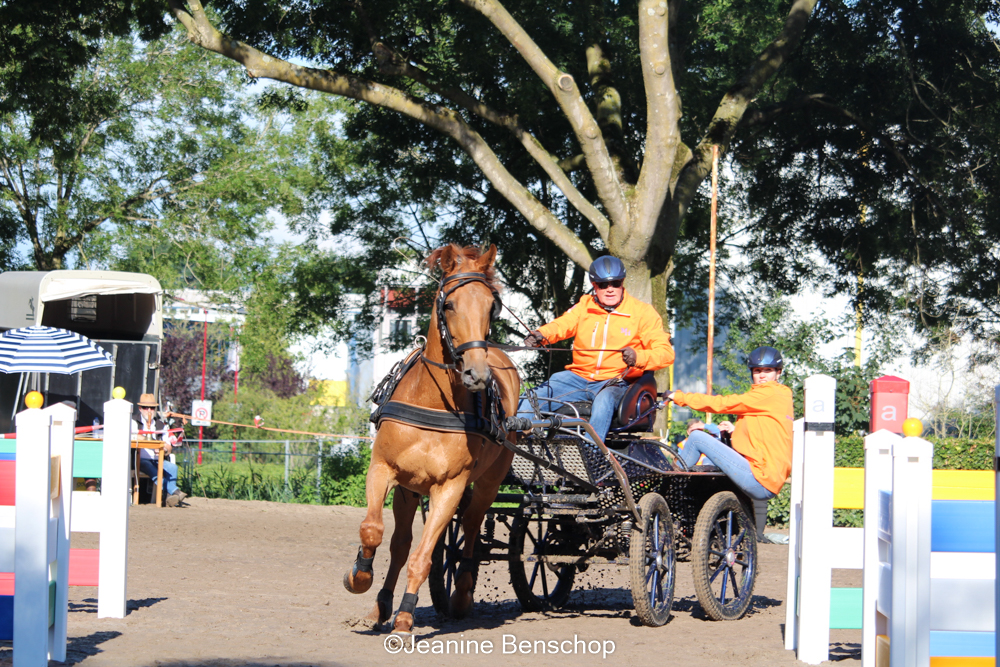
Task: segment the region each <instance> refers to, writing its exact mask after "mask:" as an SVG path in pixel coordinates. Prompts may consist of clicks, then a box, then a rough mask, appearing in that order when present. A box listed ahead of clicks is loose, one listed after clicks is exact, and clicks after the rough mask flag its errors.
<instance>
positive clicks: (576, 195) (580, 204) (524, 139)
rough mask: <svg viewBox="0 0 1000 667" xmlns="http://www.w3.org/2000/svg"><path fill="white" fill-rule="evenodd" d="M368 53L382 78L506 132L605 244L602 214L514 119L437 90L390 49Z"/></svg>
mask: <svg viewBox="0 0 1000 667" xmlns="http://www.w3.org/2000/svg"><path fill="white" fill-rule="evenodd" d="M372 50H373V51H374V53H375V57H376V59H378V61H379V63H380V69H381V71H382V72H384V73H386V74H393V75H398V76H406V77H409V78H411V79H413V80H414V81H416V82H417V83H420V84H421V85H423V86H425V87H427V88H428V89H429V90H431V91H433V92H435V93H437V94H438V95H440V96H442V97H443V98H445V99H447V100H449V101H451V102H454V103H455V104H458V105H460V106H461V107H463V108H465V109H467V110H468V111H469V112H471V113H473V114H475V115H477V116H479V117H480V118H482V119H484V120H486V121H489V122H490V123H493V124H494V125H497V126H499V127H503V128H505V129H507V130H508V131H509V132H510V133H511V134H513V135H514V136H515V137H516V138H517V140H518V141H519V142H520V143H521V145H522V146H524V149H525V150H526V151H527V152H528V155H530V156H531V157H532V158H533V159H534V160H535V162H536V163H537V164H538V165H539V166H540V167H541V168H542V170H543V171H544V172H545V173H546V175H548V177H549V178H550V179H552V182H553V183H555V185H556V187H557V188H559V190H560V191H561V192H562V193H563V195H564V196H565V197H566V199H567V201H569V203H570V204H571V205H572V206H573V208H575V209H576V210H577V211H579V212H580V213H581V214H582V215H583V217H585V218H586V219H587V220H589V221H590V223H591V224H592V225H594V227H595V228H596V229H597V232H598V233H599V234H600V235H601V238H602V239H603V240H604V241H605V242H607V240H608V232H609V231H610V229H611V223H609V222H608V219H607V218H606V217H604V214H603V213H601V212H600V211H599V210H598V209H597V207H596V206H594V205H593V204H591V203H590V202H589V201H588V200H587V198H586V197H584V196H583V195H582V194H581V193H580V191H579V190H578V189H577V188H576V186H575V185H573V181H571V180H570V179H569V178H568V177H567V175H566V171H565V170H563V169H562V167H561V166H560V165H561V162H560V161H559V159H558V158H557V157H556V156H554V155H552V153H550V152H548V151H547V150H546V149H545V147H544V146H542V143H541V142H540V141H539V140H538V139H537V138H536V137H535V136H534V135H533V134H531V133H530V132H528V131H527V130H526V129H525V128H524V126H523V125H521V123H520V122H518V120H517V117H516V116H511V115H510V114H505V113H500V112H498V111H496V110H494V109H492V108H490V107H489V106H488V105H486V104H484V103H483V102H481V101H480V100H477V99H476V98H475V97H473V96H472V95H469V94H468V93H466V92H465V91H463V90H460V89H457V88H452V87H450V86H441V85H439V84H437V83H435V82H433V81H431V79H430V77H429V76H428V75H427V73H426V72H425V71H424V70H422V69H420V68H419V67H415V66H413V65H411V64H410V63H409V62H408V61H407V60H406V59H405V58H404V57H401V56H400V55H399V54H397V53H395V52H393V51H390V49H389V48H388V47H387V46H385V45H384V44H383V43H381V42H377V43H376V44H375V45H374V47H373V49H372Z"/></svg>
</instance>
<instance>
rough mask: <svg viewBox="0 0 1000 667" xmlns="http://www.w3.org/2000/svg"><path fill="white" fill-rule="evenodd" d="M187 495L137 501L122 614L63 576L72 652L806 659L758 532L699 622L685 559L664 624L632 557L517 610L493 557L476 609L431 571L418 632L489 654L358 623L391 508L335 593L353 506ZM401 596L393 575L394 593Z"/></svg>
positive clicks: (436, 660)
mask: <svg viewBox="0 0 1000 667" xmlns="http://www.w3.org/2000/svg"><path fill="white" fill-rule="evenodd" d="M189 502H190V504H189V506H187V507H184V508H180V509H169V508H163V509H159V508H155V507H151V506H145V505H144V506H139V507H133V508H132V510H131V515H130V519H129V520H130V544H129V581H128V594H129V613H128V615H127V617H126V618H125V619H124V620H115V619H100V620H99V619H98V618H97V600H96V594H97V591H96V589H94V588H73V589H70V614H69V619H70V620H69V635H70V640H69V661H70V663H71V664H81V665H84V666H85V667H103V666H105V665H127V666H129V667H133V666H140V665H164V666H171V667H173V666H181V665H183V666H190V667H209V666H226V667H228V666H236V665H240V666H247V667H265V666H267V667H271V666H280V667H300V666H306V665H315V666H317V667H319V666H323V667H326V666H332V665H345V666H346V665H374V664H387V665H395V664H398V665H405V664H417V665H459V664H473V665H485V664H503V665H532V666H534V665H539V664H545V665H549V664H567V665H573V666H574V667H576V666H577V665H591V664H594V665H597V664H603V665H630V666H632V665H657V666H661V665H685V666H686V667H701V666H703V665H718V664H728V665H793V664H794V665H801V664H802V663H798V662H796V661H795V659H794V655H793V654H792V653H791V652H788V651H785V650H784V648H783V645H782V641H783V640H782V630H783V624H784V617H785V607H784V602H783V600H784V597H785V567H786V558H787V551H788V548H787V547H785V546H778V545H771V544H761V545H759V549H760V555H761V571H760V574H759V576H758V578H757V586H756V589H755V594H756V595H755V597H754V601H753V607H752V611H751V613H750V615H749V616H747V617H746V618H744V619H742V620H740V621H737V622H733V623H715V622H712V621H708V620H705V619H704V616H703V615H702V614H701V610H700V608H699V607H698V604H697V602H696V601H695V598H694V587H693V584H692V583H691V573H690V570H689V569H688V566H687V565H686V564H683V563H682V564H680V566H679V571H678V582H677V590H676V597H675V602H674V617H673V619H672V620H671V621H670V622H669V623H668V624H667V625H666V626H665V627H662V628H646V627H642V626H640V625H639V624H638V622H637V620H636V619H635V618H634V612H633V611H632V600H631V595H630V593H629V592H628V581H627V576H628V575H627V568H613V567H612V568H598V567H592V568H590V570H589V571H588V572H587V573H586V574H585V575H581V576H579V577H578V580H577V584H576V587H575V588H574V592H573V595H572V597H571V599H570V604H569V605H568V606H567V608H566V609H564V610H562V611H560V612H557V613H549V614H540V613H534V614H522V613H521V611H520V607H519V606H518V603H517V601H516V599H515V598H514V594H513V591H512V590H511V588H510V584H509V582H508V575H507V571H506V565H505V564H502V565H499V566H496V567H484V568H483V570H482V571H481V573H480V577H479V587H478V589H477V595H476V599H477V602H476V606H475V608H474V613H473V616H472V617H471V618H469V619H467V620H464V621H460V622H459V621H446V620H441V619H439V618H438V617H437V614H436V613H435V612H434V610H433V608H432V607H431V602H430V593H429V592H428V591H427V588H426V584H425V586H424V588H422V589H421V591H420V602H419V604H418V609H417V614H416V621H417V625H418V628H417V632H418V635H419V637H420V638H423V639H426V640H429V641H430V642H433V641H434V640H437V639H440V640H456V643H455V644H452V645H451V647H452V648H451V650H452V653H454V650H455V649H454V647H455V646H457V645H458V644H457V641H461V642H466V643H465V644H462V646H465V647H471V646H472V644H471V643H469V642H475V644H476V645H480V646H481V643H482V642H485V641H487V640H488V641H491V642H492V643H493V647H494V648H493V652H492V654H491V655H481V654H480V655H475V654H473V655H423V656H421V655H416V654H413V655H406V654H398V655H389V654H388V653H387V652H386V650H385V648H384V647H383V641H384V640H385V638H386V637H387V636H388V635H385V634H382V633H379V632H377V631H373V630H369V629H366V628H364V626H362V625H361V624H357V623H356V620H357V618H358V617H359V616H363V615H364V614H366V613H367V612H368V610H369V609H370V608H371V606H372V605H373V604H374V600H375V591H376V589H377V588H378V585H379V584H380V583H381V575H382V574H384V572H385V568H386V565H387V563H388V548H387V547H388V537H389V532H388V531H389V530H390V529H391V513H389V514H387V517H386V518H387V524H388V526H387V533H386V539H385V545H384V546H383V548H382V549H381V550H380V551H379V553H378V555H377V557H376V560H375V574H376V586H374V587H373V588H372V591H370V592H369V593H367V594H365V595H358V596H355V595H351V594H349V593H348V592H347V591H345V590H344V587H343V585H342V584H341V577H342V576H343V573H344V571H345V570H346V569H347V567H348V566H349V564H350V563H351V562H352V560H353V557H354V554H355V553H356V552H357V545H358V541H359V540H358V525H359V523H360V522H361V519H362V517H363V515H364V510H363V509H358V508H353V507H316V506H308V505H286V504H277V503H264V502H248V501H226V500H205V499H200V498H194V499H189ZM417 523H418V524H419V523H420V520H419V517H418V519H417ZM417 530H418V531H419V526H418V527H417ZM418 537H419V532H418ZM73 546H74V547H94V546H96V536H91V535H77V536H76V537H75V538H74V543H73ZM844 583H847V582H844ZM401 595H402V584H401V585H400V589H399V590H398V591H397V593H396V603H397V604H398V602H399V599H400V597H401ZM505 635H506V636H511V635H512V636H514V637H516V641H517V642H521V641H523V640H532V641H534V640H546V641H552V640H557V641H561V642H565V641H566V640H573V639H574V636H576V637H577V638H578V639H581V640H586V641H588V642H589V641H595V640H597V641H602V642H603V641H609V642H613V643H614V652H613V653H612V654H611V655H609V656H607V657H606V658H604V657H603V656H602V655H596V656H594V655H589V654H580V653H579V652H578V653H577V654H576V655H551V654H549V655H542V654H540V653H539V654H532V653H527V654H522V653H519V652H514V653H508V654H504V653H503V646H504V642H505V641H507V642H508V644H507V646H508V648H509V647H510V642H511V641H512V640H511V639H506V640H505ZM860 635H861V633H860V631H859V630H855V631H838V633H836V634H835V635H834V637H833V639H834V640H835V641H834V644H833V647H832V650H833V654H834V656H835V657H836V658H840V659H847V660H848V661H853V660H859V659H860V644H859V643H858V642H860ZM431 646H433V644H431ZM441 646H444V643H443V641H442V644H441ZM570 646H571V645H570V644H569V643H565V644H561V645H560V647H561V649H560V650H571V649H570ZM576 646H577V647H579V646H580V644H576ZM590 646H591V647H594V646H596V644H591V645H590ZM577 650H578V651H579V648H578V649H577ZM586 650H588V649H584V651H586ZM10 656H11V653H10V644H9V643H2V642H0V665H9V664H10ZM53 664H55V663H53Z"/></svg>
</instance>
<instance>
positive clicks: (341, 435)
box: [166, 412, 372, 440]
mask: <svg viewBox="0 0 1000 667" xmlns="http://www.w3.org/2000/svg"><path fill="white" fill-rule="evenodd" d="M166 416H167V417H180V418H181V419H187V420H191V419H192V417H191V415H182V414H181V413H179V412H168V413H166ZM205 421H210V422H212V423H213V424H222V425H224V426H241V427H243V428H255V429H258V430H261V431H273V432H275V433H294V434H296V435H317V436H320V437H323V438H354V439H355V440H371V439H372V437H371V436H368V435H347V434H344V433H312V432H310V431H293V430H291V429H287V428H270V427H267V426H255V425H253V424H237V423H234V422H224V421H220V420H218V419H208V420H205Z"/></svg>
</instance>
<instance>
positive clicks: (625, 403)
mask: <svg viewBox="0 0 1000 667" xmlns="http://www.w3.org/2000/svg"><path fill="white" fill-rule="evenodd" d="M654 403H656V379H655V378H654V377H653V371H646V372H645V373H643V374H642V375H641V376H640V377H638V378H637V379H635V380H633V381H632V383H631V384H630V385H629V388H628V390H627V391H626V392H625V395H624V396H622V400H621V402H620V403H619V404H618V409H617V410H615V415H614V417H613V418H612V419H611V428H610V429H609V431H610V432H612V433H646V432H649V431H651V430H653V422H654V421H655V420H656V412H651V413H649V414H648V415H646V416H645V417H643V418H642V419H640V420H639V421H637V422H636V423H634V424H632V421H634V420H635V419H636V417H638V416H639V415H641V414H642V413H644V412H645V411H646V410H649V409H650V408H651V407H653V404H654ZM571 405H572V407H570V405H563V406H561V407H560V408H559V409H558V410H556V413H557V414H561V415H569V416H571V417H572V416H576V414H577V413H579V415H580V417H582V418H584V419H587V418H588V417H590V408H591V402H590V401H574V402H573V403H572V404H571ZM574 408H575V409H576V412H574Z"/></svg>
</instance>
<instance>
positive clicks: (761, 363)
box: [747, 345, 785, 382]
mask: <svg viewBox="0 0 1000 667" xmlns="http://www.w3.org/2000/svg"><path fill="white" fill-rule="evenodd" d="M784 367H785V360H784V359H782V358H781V352H778V351H777V350H776V349H774V348H773V347H768V346H767V345H763V346H761V347H758V348H757V349H756V350H754V351H753V352H751V353H750V356H749V357H747V368H748V369H749V370H750V381H751V382H752V381H753V369H755V368H774V369H776V370H779V371H780V370H781V369H783V368H784Z"/></svg>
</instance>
